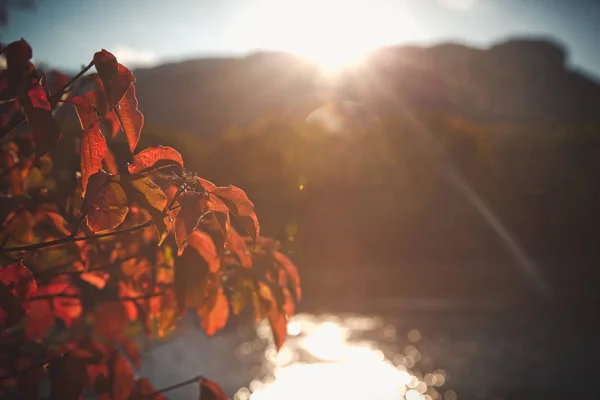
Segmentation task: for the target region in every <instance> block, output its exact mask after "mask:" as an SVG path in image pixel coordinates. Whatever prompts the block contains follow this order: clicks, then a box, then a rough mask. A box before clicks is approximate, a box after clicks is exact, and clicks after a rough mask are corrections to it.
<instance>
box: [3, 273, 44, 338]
mask: <svg viewBox="0 0 600 400" xmlns="http://www.w3.org/2000/svg"><path fill="white" fill-rule="evenodd" d="M35 292H36V283H35V279H34V278H33V274H32V273H31V271H30V270H29V269H27V268H26V267H25V266H24V265H23V264H21V263H20V262H19V263H13V264H10V265H8V266H6V267H4V268H3V269H2V270H0V311H2V313H0V314H1V315H0V331H2V330H4V329H6V328H9V327H11V326H13V325H15V324H16V323H17V322H19V321H20V320H21V318H23V317H24V316H25V314H26V312H27V310H28V309H29V302H28V300H29V298H30V297H31V296H33V294H35Z"/></svg>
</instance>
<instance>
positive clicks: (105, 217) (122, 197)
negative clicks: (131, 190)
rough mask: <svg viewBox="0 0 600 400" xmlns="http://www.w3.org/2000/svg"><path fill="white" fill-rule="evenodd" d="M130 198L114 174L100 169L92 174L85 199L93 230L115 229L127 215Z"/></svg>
mask: <svg viewBox="0 0 600 400" xmlns="http://www.w3.org/2000/svg"><path fill="white" fill-rule="evenodd" d="M127 203H128V199H127V195H126V194H125V191H124V190H123V188H122V187H121V186H120V185H119V183H118V182H116V181H115V180H114V178H113V176H111V175H108V174H107V173H105V172H103V171H100V172H98V173H96V174H93V175H92V176H90V178H89V180H88V191H87V193H86V196H85V199H84V206H85V210H86V212H87V224H88V226H89V227H90V229H91V230H92V231H93V232H99V231H105V230H110V229H114V228H116V227H117V226H119V225H120V224H121V223H122V222H123V221H124V220H125V217H126V216H127V212H128V211H129V207H128V205H127Z"/></svg>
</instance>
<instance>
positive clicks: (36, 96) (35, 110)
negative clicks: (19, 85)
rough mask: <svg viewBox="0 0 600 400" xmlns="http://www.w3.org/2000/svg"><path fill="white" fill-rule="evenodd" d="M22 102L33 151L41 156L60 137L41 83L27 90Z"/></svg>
mask: <svg viewBox="0 0 600 400" xmlns="http://www.w3.org/2000/svg"><path fill="white" fill-rule="evenodd" d="M22 104H23V111H24V112H25V116H26V117H27V121H28V122H29V127H30V129H31V134H32V135H33V141H34V143H35V153H36V155H37V156H38V157H41V156H43V155H44V154H46V153H47V152H48V151H49V150H50V149H51V148H52V147H54V145H55V144H56V143H57V142H58V140H59V139H60V130H59V128H58V123H57V122H56V120H55V119H54V117H53V116H52V112H51V111H50V103H49V102H48V100H47V99H46V92H45V91H44V88H43V87H42V85H40V84H38V85H35V86H34V87H33V88H32V89H31V90H29V92H28V94H27V97H26V98H25V99H24V101H23V103H22Z"/></svg>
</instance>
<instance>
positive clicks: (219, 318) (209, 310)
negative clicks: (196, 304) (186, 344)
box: [199, 286, 229, 336]
mask: <svg viewBox="0 0 600 400" xmlns="http://www.w3.org/2000/svg"><path fill="white" fill-rule="evenodd" d="M213 293H214V295H213V296H214V297H213V298H210V297H209V299H207V301H205V303H204V304H203V305H202V307H201V308H200V310H199V314H200V317H202V321H201V325H202V328H204V331H205V332H206V334H207V335H208V336H212V335H214V334H215V332H217V331H218V330H220V329H222V328H223V327H224V326H225V325H226V324H227V319H228V318H229V302H228V301H227V297H225V293H224V292H223V288H222V287H221V286H219V287H218V288H217V289H216V291H214V292H213Z"/></svg>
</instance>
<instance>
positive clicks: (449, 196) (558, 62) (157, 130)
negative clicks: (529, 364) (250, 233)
mask: <svg viewBox="0 0 600 400" xmlns="http://www.w3.org/2000/svg"><path fill="white" fill-rule="evenodd" d="M566 59H567V54H566V52H565V51H564V50H563V49H562V48H561V47H560V46H558V45H556V44H554V43H552V42H549V41H545V40H531V39H528V40H520V39H515V40H511V41H508V42H505V43H499V44H497V45H495V46H492V47H491V48H489V49H474V48H469V47H465V46H462V45H456V44H444V45H438V46H433V47H429V48H418V47H402V46H399V47H389V48H382V49H379V50H377V51H375V52H373V53H372V54H371V55H370V56H369V57H368V58H367V59H366V61H365V63H364V64H363V65H360V66H357V67H355V68H353V69H350V70H348V71H346V73H344V74H343V75H342V76H339V77H338V78H337V79H335V80H327V79H325V78H324V77H323V76H321V75H320V73H319V71H318V69H317V68H316V67H315V66H314V65H311V64H310V63H307V62H304V61H302V60H299V59H297V58H295V57H293V56H291V55H286V54H280V53H260V54H255V55H251V56H248V57H246V58H241V59H202V60H192V61H185V62H181V63H177V64H167V65H162V66H159V67H156V68H151V69H140V70H137V71H135V74H136V77H137V84H136V88H137V93H138V97H139V101H140V107H141V109H142V111H143V112H144V114H145V116H146V129H145V130H146V133H145V135H146V137H147V138H149V139H147V140H148V141H149V143H155V144H158V143H162V144H169V143H171V144H173V145H174V146H175V147H177V148H180V149H182V150H183V153H184V156H185V158H186V159H187V160H188V165H189V166H190V167H191V168H193V169H195V170H196V171H198V172H199V173H200V174H202V175H203V176H207V177H209V178H211V179H214V180H215V181H217V182H219V183H221V184H229V183H231V184H236V185H239V186H241V187H243V188H245V189H246V190H247V191H248V192H249V194H250V195H251V197H252V198H253V200H255V202H256V206H257V210H258V213H259V217H260V218H261V221H262V223H263V228H264V232H266V233H267V234H269V235H274V236H277V237H280V238H282V239H283V242H284V246H285V248H286V249H287V250H288V251H289V252H291V253H293V256H294V257H295V259H297V260H298V262H299V263H300V265H301V266H302V268H303V275H304V278H305V280H306V285H307V288H308V289H307V290H311V291H313V290H314V293H315V297H316V298H318V297H319V296H323V298H326V297H327V296H328V293H330V292H331V291H335V292H336V293H346V294H347V297H348V299H353V300H354V301H356V299H360V298H362V296H364V297H372V296H373V295H375V294H376V295H377V296H380V297H390V296H397V295H402V296H413V297H421V296H422V297H437V296H441V297H444V296H454V297H456V296H458V297H464V296H467V297H468V298H473V297H476V298H477V297H482V296H483V297H489V296H492V297H493V296H514V295H516V294H515V293H517V294H518V293H520V294H518V295H517V296H521V295H523V296H529V295H530V294H531V293H533V292H534V290H533V288H532V285H531V282H529V281H528V280H529V278H527V274H524V273H523V271H522V270H521V269H520V268H519V267H518V265H517V264H518V262H516V261H515V257H514V254H513V253H514V252H513V253H511V251H509V250H507V246H506V244H505V243H504V242H503V240H501V239H500V237H499V235H498V232H497V231H496V230H495V229H494V228H492V227H491V226H490V224H488V223H487V222H486V221H485V219H484V218H482V215H481V214H480V213H479V212H478V211H477V209H476V208H475V207H474V206H473V204H471V203H470V202H469V201H468V199H467V198H466V197H465V193H464V190H461V189H460V188H457V187H456V184H453V183H452V182H451V181H449V180H448V177H447V176H445V172H444V171H446V170H447V169H448V168H450V167H452V168H454V167H456V168H457V171H458V173H459V176H460V177H462V178H464V180H465V182H466V183H467V185H469V186H470V187H471V188H472V189H473V190H474V191H475V193H477V194H478V195H479V196H481V198H482V199H483V201H484V203H485V204H486V206H487V207H488V208H489V209H490V210H491V211H492V212H493V213H494V214H496V215H497V217H498V218H499V220H500V221H502V223H503V224H504V225H505V226H506V228H507V229H508V231H509V232H510V234H511V235H512V236H513V238H514V239H515V241H516V243H518V245H520V246H521V247H522V249H523V250H524V252H525V253H526V254H527V255H528V256H529V257H530V258H531V259H532V260H533V261H534V262H535V263H536V264H537V265H538V267H539V269H540V271H541V272H542V275H543V276H544V277H545V279H547V280H548V281H549V282H550V283H551V286H552V287H553V290H554V291H555V297H556V298H559V299H565V300H567V301H569V300H570V299H571V298H574V297H575V296H574V294H575V293H583V296H581V297H580V298H581V299H583V300H581V301H582V302H583V303H586V304H592V303H594V302H597V301H598V298H597V294H596V289H595V287H594V285H593V284H592V283H591V282H593V279H590V278H594V279H597V278H599V277H600V276H599V275H598V272H596V270H597V268H595V267H593V266H594V265H597V264H598V262H599V261H600V256H599V255H598V253H597V251H596V250H595V249H596V243H598V240H599V239H600V234H599V233H598V232H597V230H596V229H595V225H596V224H597V223H598V222H600V211H599V210H600V207H599V206H598V204H600V190H599V187H600V185H598V182H599V181H600V180H599V178H600V157H598V156H599V154H598V149H600V147H599V145H600V136H599V135H598V129H599V127H600V112H598V111H597V110H599V109H600V87H599V86H598V85H597V84H596V83H594V82H593V81H591V80H589V79H587V78H586V77H584V76H582V75H580V74H579V73H577V72H574V71H571V70H569V69H568V68H567V66H566ZM324 104H325V106H324V108H323V109H321V113H322V114H323V118H324V119H325V122H326V123H325V125H324V126H320V127H319V126H315V125H314V124H306V123H305V119H306V117H307V116H308V115H309V114H311V112H312V111H314V110H315V109H317V108H319V107H321V106H323V105H324ZM347 105H353V106H352V107H347ZM332 118H333V119H332ZM334 120H335V121H338V120H341V121H343V122H344V124H343V125H340V126H338V128H339V129H337V132H332V130H331V128H332V124H333V122H332V121H334ZM327 121H329V122H327ZM328 124H329V125H328ZM336 124H337V122H336ZM217 165H218V166H221V167H220V168H219V169H217V168H216V166H217ZM300 185H302V188H303V190H299V187H300ZM290 226H291V228H290ZM286 229H287V230H286ZM290 232H292V234H290ZM286 236H290V237H292V239H293V241H292V240H290V239H289V238H288V239H286ZM338 297H340V298H341V299H342V301H344V300H343V299H344V298H345V297H344V295H341V294H340V295H339V296H338Z"/></svg>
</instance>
